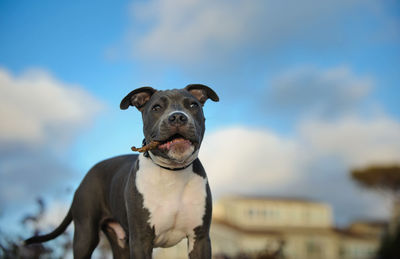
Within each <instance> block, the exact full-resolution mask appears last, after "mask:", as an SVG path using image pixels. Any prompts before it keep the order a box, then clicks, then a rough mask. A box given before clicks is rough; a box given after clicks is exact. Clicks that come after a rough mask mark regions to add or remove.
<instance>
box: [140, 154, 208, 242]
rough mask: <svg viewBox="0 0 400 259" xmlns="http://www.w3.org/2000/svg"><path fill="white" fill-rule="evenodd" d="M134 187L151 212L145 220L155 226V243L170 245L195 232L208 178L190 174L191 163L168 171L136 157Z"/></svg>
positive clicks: (204, 200) (202, 207)
mask: <svg viewBox="0 0 400 259" xmlns="http://www.w3.org/2000/svg"><path fill="white" fill-rule="evenodd" d="M139 159H140V160H139V170H138V172H137V173H136V187H137V189H138V191H139V192H140V193H141V194H142V196H143V206H144V207H145V208H146V209H147V210H148V211H149V212H150V218H149V221H148V223H149V224H150V226H151V227H154V229H155V242H154V243H155V246H158V247H169V246H173V245H175V244H177V243H178V242H179V241H181V240H182V239H183V238H185V237H187V236H193V235H194V231H193V230H194V228H196V227H198V226H200V225H202V223H203V216H204V214H205V202H206V183H207V179H205V178H203V177H201V176H199V175H197V174H195V173H193V171H192V166H189V167H188V168H186V169H184V170H179V171H171V170H166V169H162V168H161V167H159V166H157V165H155V164H154V163H153V162H152V161H151V160H150V159H148V158H145V157H143V156H141V157H140V158H139Z"/></svg>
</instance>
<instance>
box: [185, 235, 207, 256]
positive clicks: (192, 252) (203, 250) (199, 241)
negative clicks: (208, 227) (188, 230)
mask: <svg viewBox="0 0 400 259" xmlns="http://www.w3.org/2000/svg"><path fill="white" fill-rule="evenodd" d="M196 232H197V233H196V235H195V236H193V237H190V236H189V237H188V246H189V258H190V259H211V241H210V237H209V235H208V233H207V234H203V235H202V234H199V232H198V231H196Z"/></svg>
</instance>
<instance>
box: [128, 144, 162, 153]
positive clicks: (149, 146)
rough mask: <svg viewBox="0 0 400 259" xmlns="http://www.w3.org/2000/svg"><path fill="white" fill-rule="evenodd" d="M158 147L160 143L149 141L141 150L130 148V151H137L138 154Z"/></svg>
mask: <svg viewBox="0 0 400 259" xmlns="http://www.w3.org/2000/svg"><path fill="white" fill-rule="evenodd" d="M158 145H160V142H158V141H151V142H150V143H149V144H147V145H145V146H143V147H141V148H137V147H131V150H132V151H137V152H140V153H143V152H146V151H149V150H152V149H155V148H156V147H158Z"/></svg>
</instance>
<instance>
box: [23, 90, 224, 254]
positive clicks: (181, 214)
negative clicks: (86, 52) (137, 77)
mask: <svg viewBox="0 0 400 259" xmlns="http://www.w3.org/2000/svg"><path fill="white" fill-rule="evenodd" d="M207 99H211V100H212V101H216V102H217V101H218V100H219V98H218V96H217V94H216V93H215V92H214V91H213V90H212V89H211V88H209V87H207V86H205V85H201V84H192V85H188V86H186V87H185V88H184V89H180V90H176V89H174V90H166V91H157V90H155V89H153V88H151V87H142V88H139V89H136V90H134V91H132V92H130V93H129V94H128V95H127V96H126V97H125V98H124V99H123V100H122V101H121V105H120V107H121V109H123V110H125V109H127V108H128V107H129V106H135V107H136V108H137V109H138V110H139V111H140V112H141V113H142V118H143V132H144V136H145V140H144V142H145V143H144V144H146V143H147V144H148V143H150V142H151V141H158V142H160V144H159V145H158V146H157V148H155V149H153V150H151V151H148V152H146V153H144V154H140V155H124V156H118V157H114V158H111V159H108V160H104V161H102V162H100V163H98V164H96V165H95V166H94V167H93V168H92V169H90V171H89V172H88V173H87V175H86V176H85V178H84V179H83V181H82V182H81V184H80V185H79V187H78V189H77V190H76V192H75V195H74V198H73V202H72V205H71V208H70V209H69V211H68V214H67V215H66V217H65V218H64V220H63V221H62V223H61V224H60V225H59V226H58V227H57V228H56V229H55V230H54V231H53V232H51V233H49V234H47V235H43V236H35V237H32V238H29V239H27V240H26V241H25V244H26V245H28V244H32V243H38V242H45V241H48V240H50V239H53V238H55V237H57V236H58V235H60V234H61V233H62V232H64V231H65V229H66V228H67V226H68V225H69V224H70V223H71V221H74V225H75V232H74V240H73V253H74V258H75V259H81V258H90V257H91V255H92V252H93V250H94V249H95V248H96V246H97V244H98V242H99V232H100V230H101V231H103V232H104V234H105V235H106V236H107V238H108V240H109V242H110V244H111V248H112V252H113V256H114V258H131V259H133V258H135V259H149V258H151V257H152V251H153V248H154V247H171V246H174V245H175V244H177V243H178V242H179V241H181V240H182V239H183V238H187V240H188V256H189V258H191V259H198V258H211V243H210V237H209V228H210V223H211V210H212V202H211V192H210V187H209V185H208V182H207V176H206V173H205V171H204V168H203V166H202V164H201V162H200V160H199V159H198V158H197V155H198V153H199V148H200V145H201V142H202V139H203V136H204V130H205V126H204V122H205V118H204V115H203V109H202V106H203V105H204V103H205V102H206V100H207Z"/></svg>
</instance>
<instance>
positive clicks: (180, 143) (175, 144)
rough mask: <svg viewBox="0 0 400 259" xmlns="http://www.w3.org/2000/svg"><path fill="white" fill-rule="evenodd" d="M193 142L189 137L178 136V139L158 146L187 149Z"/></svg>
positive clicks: (161, 147) (167, 148)
mask: <svg viewBox="0 0 400 259" xmlns="http://www.w3.org/2000/svg"><path fill="white" fill-rule="evenodd" d="M191 144H192V143H191V142H190V141H189V140H187V139H184V138H176V139H173V140H171V141H168V142H166V143H164V144H161V145H159V146H158V148H160V149H166V150H170V149H181V150H185V149H187V148H189V147H190V145H191Z"/></svg>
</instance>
